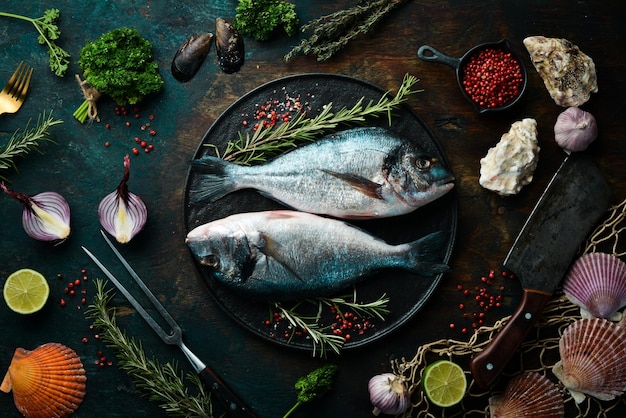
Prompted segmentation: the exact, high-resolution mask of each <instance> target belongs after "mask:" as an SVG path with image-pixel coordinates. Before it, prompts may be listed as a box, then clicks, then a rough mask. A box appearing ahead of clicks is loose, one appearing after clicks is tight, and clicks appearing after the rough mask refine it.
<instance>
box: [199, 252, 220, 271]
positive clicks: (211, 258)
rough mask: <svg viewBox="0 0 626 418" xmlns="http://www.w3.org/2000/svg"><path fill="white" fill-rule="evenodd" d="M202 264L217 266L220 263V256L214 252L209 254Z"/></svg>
mask: <svg viewBox="0 0 626 418" xmlns="http://www.w3.org/2000/svg"><path fill="white" fill-rule="evenodd" d="M202 264H204V265H205V266H208V267H212V268H216V267H217V266H219V265H220V258H219V257H218V256H216V255H214V254H209V255H207V256H206V257H205V258H204V260H203V261H202Z"/></svg>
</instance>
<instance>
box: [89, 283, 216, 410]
mask: <svg viewBox="0 0 626 418" xmlns="http://www.w3.org/2000/svg"><path fill="white" fill-rule="evenodd" d="M95 284H96V294H95V297H94V302H93V304H92V305H90V306H89V309H88V310H87V313H86V315H87V317H88V318H90V319H92V320H93V324H94V326H95V327H96V328H98V329H99V330H100V338H101V339H102V340H103V341H104V342H105V344H106V345H107V346H109V347H113V348H114V349H115V350H116V351H117V358H118V360H119V366H120V368H121V369H122V370H124V371H125V372H126V373H127V374H128V375H129V376H130V377H131V378H132V379H133V381H134V382H135V384H136V385H137V387H138V388H140V389H142V390H143V391H145V392H146V394H147V395H148V396H149V398H150V400H152V401H155V402H158V403H159V406H160V407H161V408H163V409H164V410H165V411H166V413H167V414H168V415H170V416H173V417H203V418H213V408H212V404H211V396H210V394H209V393H208V392H206V390H205V389H204V387H203V386H202V383H201V381H200V378H199V377H198V376H197V375H195V374H192V373H190V374H188V375H187V379H189V380H190V381H191V382H192V383H193V384H194V385H196V386H197V389H198V394H197V395H196V396H192V395H190V394H189V392H188V391H187V387H186V386H185V384H184V382H183V379H182V377H181V375H180V373H179V372H178V369H177V366H176V365H172V364H171V363H166V364H165V365H162V364H160V363H159V362H158V361H157V360H154V359H149V358H147V357H146V353H145V352H144V351H143V348H142V346H141V344H140V343H139V342H137V341H136V340H135V339H134V338H129V337H127V336H126V334H125V333H124V331H122V330H121V329H120V328H119V327H118V326H117V324H116V321H115V309H113V308H110V307H109V302H110V301H111V298H112V295H111V292H110V291H107V290H105V285H106V283H105V282H103V281H102V280H95Z"/></svg>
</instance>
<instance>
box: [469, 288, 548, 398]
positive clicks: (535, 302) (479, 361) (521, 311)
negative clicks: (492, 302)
mask: <svg viewBox="0 0 626 418" xmlns="http://www.w3.org/2000/svg"><path fill="white" fill-rule="evenodd" d="M551 296H552V295H550V294H549V293H544V292H539V291H533V290H526V289H525V290H524V295H523V297H522V301H521V303H520V305H519V307H518V308H517V310H516V311H515V313H513V316H511V319H510V320H509V322H507V323H506V325H505V326H504V328H502V329H501V330H500V331H499V332H498V333H497V334H496V336H495V337H494V339H493V340H492V341H491V343H489V344H488V345H487V347H485V349H484V350H483V351H481V352H480V353H478V354H476V355H475V356H474V357H473V358H472V359H471V360H470V370H471V372H472V376H473V377H474V380H475V381H476V384H477V385H478V386H479V387H481V388H482V389H488V388H489V387H490V386H491V385H492V384H493V382H494V381H495V380H496V378H497V377H498V376H499V375H500V373H501V372H502V370H504V368H505V367H506V365H507V364H508V363H509V361H510V360H511V358H513V355H514V354H515V353H516V352H517V350H518V348H519V347H520V345H521V344H522V343H523V342H524V340H525V339H526V336H527V335H528V332H529V331H530V330H531V329H532V328H533V326H534V325H535V324H536V323H537V321H538V320H539V317H540V316H541V313H542V312H543V308H544V307H545V306H546V303H548V301H549V300H550V298H551Z"/></svg>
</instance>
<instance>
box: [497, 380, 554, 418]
mask: <svg viewBox="0 0 626 418" xmlns="http://www.w3.org/2000/svg"><path fill="white" fill-rule="evenodd" d="M489 413H490V414H491V418H519V417H536V418H563V417H565V406H564V403H563V396H561V392H560V390H559V388H558V387H557V385H555V384H554V383H552V382H551V381H550V379H548V378H547V377H545V376H543V375H541V374H539V373H536V372H528V373H523V374H521V375H519V376H517V377H515V378H513V379H512V380H511V381H510V382H509V383H508V384H507V386H506V388H505V390H504V393H503V394H502V395H497V396H492V397H491V398H489Z"/></svg>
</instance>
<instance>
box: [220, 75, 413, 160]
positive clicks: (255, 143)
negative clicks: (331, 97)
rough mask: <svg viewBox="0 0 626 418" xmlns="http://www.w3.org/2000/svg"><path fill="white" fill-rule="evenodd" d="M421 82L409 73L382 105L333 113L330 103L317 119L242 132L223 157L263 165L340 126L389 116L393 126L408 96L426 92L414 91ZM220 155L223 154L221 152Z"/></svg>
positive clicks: (303, 118)
mask: <svg viewBox="0 0 626 418" xmlns="http://www.w3.org/2000/svg"><path fill="white" fill-rule="evenodd" d="M417 82H418V79H417V78H415V77H414V76H412V75H410V74H405V76H404V78H403V80H402V84H401V86H400V88H399V89H398V91H397V93H396V95H395V96H393V97H390V95H389V94H384V95H383V96H382V97H381V98H380V100H378V102H374V101H370V102H368V103H367V104H365V103H364V98H361V99H360V100H359V101H358V102H357V103H356V104H355V105H354V106H353V107H352V108H345V107H344V108H341V109H340V110H339V111H337V112H336V113H334V112H333V110H334V109H333V105H332V103H329V104H327V105H326V106H325V107H324V108H323V109H322V111H321V112H320V113H319V114H318V115H317V116H315V117H312V118H309V117H307V115H306V114H305V113H303V112H301V113H298V115H297V116H296V117H295V118H294V119H292V120H290V121H288V122H284V123H281V124H279V125H274V126H268V127H265V128H262V127H259V128H258V129H257V130H256V131H254V133H253V134H250V133H249V132H246V133H242V132H239V135H238V140H236V141H229V142H228V144H227V146H226V149H225V151H224V152H223V153H222V154H221V158H223V159H225V160H227V161H232V162H235V163H238V164H244V165H250V164H254V163H261V162H264V161H266V160H267V159H268V157H271V156H273V155H276V154H278V153H280V152H283V151H285V150H287V149H289V148H293V147H295V146H296V145H297V144H298V143H300V142H310V141H314V140H315V139H316V138H317V137H319V136H320V135H323V134H326V133H329V132H331V131H333V130H335V129H336V128H337V127H338V126H340V125H346V124H363V123H365V122H366V120H367V118H368V117H380V116H381V115H387V118H388V121H389V125H391V117H392V111H393V109H395V108H397V107H398V106H399V105H400V104H402V103H404V102H406V101H407V100H408V96H409V95H411V94H413V93H417V92H420V91H422V90H413V86H414V85H415V83H417ZM218 155H219V152H218Z"/></svg>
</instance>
